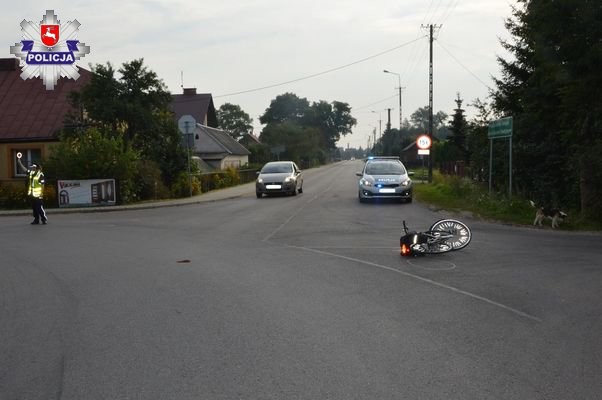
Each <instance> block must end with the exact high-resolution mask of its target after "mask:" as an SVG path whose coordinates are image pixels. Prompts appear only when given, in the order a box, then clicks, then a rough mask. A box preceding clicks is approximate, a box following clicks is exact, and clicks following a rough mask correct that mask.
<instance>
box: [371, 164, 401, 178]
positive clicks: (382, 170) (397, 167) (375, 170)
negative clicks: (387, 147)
mask: <svg viewBox="0 0 602 400" xmlns="http://www.w3.org/2000/svg"><path fill="white" fill-rule="evenodd" d="M405 173H406V171H405V168H404V167H403V165H401V163H399V162H392V161H371V162H368V164H367V165H366V174H367V175H403V174H405Z"/></svg>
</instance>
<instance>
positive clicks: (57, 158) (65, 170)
mask: <svg viewBox="0 0 602 400" xmlns="http://www.w3.org/2000/svg"><path fill="white" fill-rule="evenodd" d="M139 157H140V155H139V153H138V152H137V151H135V150H134V149H132V147H131V146H127V145H124V143H123V138H122V137H114V138H109V137H106V136H105V135H103V134H102V133H101V132H100V131H99V130H97V129H95V128H89V129H86V130H85V131H84V132H82V133H81V134H80V135H79V136H78V137H62V138H61V141H60V142H59V143H58V144H57V145H55V146H52V147H51V150H50V156H49V158H48V160H46V162H45V166H44V168H45V170H46V175H47V176H48V177H49V178H50V179H58V178H60V179H91V178H107V177H110V178H114V179H115V180H116V181H117V183H118V185H119V191H118V193H117V195H118V196H119V200H120V202H124V203H127V202H129V201H130V200H132V199H133V198H135V197H136V190H137V188H136V183H135V179H134V177H135V176H136V173H137V170H138V168H137V165H138V164H137V163H138V161H139Z"/></svg>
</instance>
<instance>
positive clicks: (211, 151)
mask: <svg viewBox="0 0 602 400" xmlns="http://www.w3.org/2000/svg"><path fill="white" fill-rule="evenodd" d="M193 149H194V150H193V154H194V155H195V156H198V157H200V158H201V159H202V160H203V161H204V162H205V163H206V164H208V165H209V166H211V167H212V168H213V169H215V170H222V169H226V168H228V167H234V168H240V167H242V166H244V165H247V164H248V163H249V154H251V152H250V151H249V150H247V148H246V147H245V146H243V145H242V144H240V143H238V142H237V141H236V140H235V139H234V138H233V137H232V136H230V135H229V134H228V132H226V131H222V130H221V129H216V128H211V127H209V126H206V125H201V124H197V126H196V129H195V132H194V147H193ZM201 168H202V167H201Z"/></svg>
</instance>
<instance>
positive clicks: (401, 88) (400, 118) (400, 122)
mask: <svg viewBox="0 0 602 400" xmlns="http://www.w3.org/2000/svg"><path fill="white" fill-rule="evenodd" d="M403 89H405V87H401V82H399V134H401V127H402V121H403V119H402V117H401V91H402V90H403Z"/></svg>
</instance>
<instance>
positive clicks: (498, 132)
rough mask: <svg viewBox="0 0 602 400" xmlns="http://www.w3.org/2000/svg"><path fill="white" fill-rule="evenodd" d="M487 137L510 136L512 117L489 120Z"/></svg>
mask: <svg viewBox="0 0 602 400" xmlns="http://www.w3.org/2000/svg"><path fill="white" fill-rule="evenodd" d="M487 137H488V138H489V139H498V138H507V137H512V117H506V118H502V119H497V120H495V121H491V122H490V123H489V130H488V131H487Z"/></svg>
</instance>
